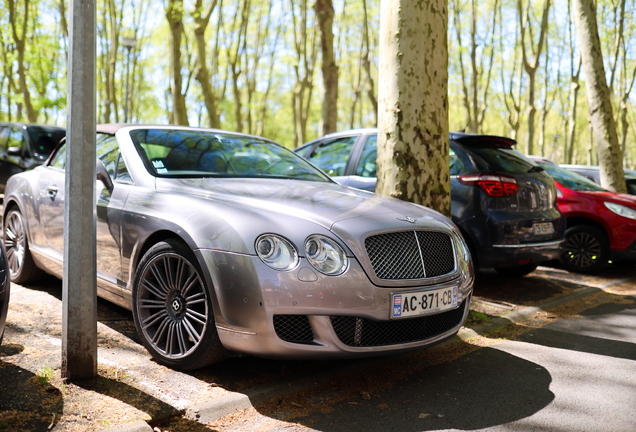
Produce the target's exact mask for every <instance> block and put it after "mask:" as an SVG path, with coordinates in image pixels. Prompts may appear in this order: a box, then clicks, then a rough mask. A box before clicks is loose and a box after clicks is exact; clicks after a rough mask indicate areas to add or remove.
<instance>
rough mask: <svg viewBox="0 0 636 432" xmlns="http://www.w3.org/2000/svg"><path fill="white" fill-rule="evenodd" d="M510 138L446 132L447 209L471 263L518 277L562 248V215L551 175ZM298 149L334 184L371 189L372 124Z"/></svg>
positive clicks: (373, 179) (374, 144)
mask: <svg viewBox="0 0 636 432" xmlns="http://www.w3.org/2000/svg"><path fill="white" fill-rule="evenodd" d="M515 144H516V142H515V141H514V140H512V139H509V138H504V137H497V136H486V135H470V134H463V133H451V134H450V174H451V212H452V219H453V222H455V224H456V225H457V226H458V227H459V229H460V231H461V232H462V234H463V236H464V238H465V239H466V242H467V243H468V245H469V247H470V250H471V253H472V256H473V260H474V261H475V264H476V268H477V267H482V268H494V269H495V270H497V271H498V272H500V273H502V274H506V275H511V276H524V275H526V274H528V273H530V272H532V271H534V269H536V267H537V266H538V265H539V263H541V262H545V261H548V260H551V259H556V258H558V257H559V255H560V254H561V252H562V249H561V248H562V245H563V241H564V240H563V239H564V237H563V236H564V232H565V219H564V218H563V215H562V214H561V213H560V212H559V210H558V208H557V206H556V188H555V186H554V181H553V180H552V178H551V177H550V176H548V175H547V174H546V173H544V172H543V168H541V167H538V166H537V165H535V164H534V163H533V162H531V161H530V160H529V159H527V158H526V157H525V156H523V155H522V154H521V153H519V152H518V151H517V150H515V149H514V148H513V146H514V145H515ZM296 152H297V153H298V154H300V155H301V156H303V157H305V158H306V159H308V160H309V161H310V162H312V163H313V164H315V165H316V166H318V167H319V168H321V169H322V170H323V171H325V172H327V173H328V174H329V175H330V176H332V178H333V179H334V180H336V181H337V182H339V183H341V184H344V185H347V186H351V187H355V188H358V189H364V190H368V191H371V192H373V191H374V190H375V184H376V155H377V130H376V129H358V130H353V131H347V132H339V133H336V134H331V135H327V136H324V137H322V138H319V139H317V140H315V141H312V142H309V143H307V144H304V145H303V146H301V147H299V148H298V149H296Z"/></svg>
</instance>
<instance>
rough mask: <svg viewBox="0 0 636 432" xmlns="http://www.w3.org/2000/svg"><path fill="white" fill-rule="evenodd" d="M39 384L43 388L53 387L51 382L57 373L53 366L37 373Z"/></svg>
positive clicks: (45, 367)
mask: <svg viewBox="0 0 636 432" xmlns="http://www.w3.org/2000/svg"><path fill="white" fill-rule="evenodd" d="M36 375H37V377H38V382H39V383H40V385H41V386H43V387H48V386H50V385H51V380H52V379H53V377H54V376H55V371H54V370H53V368H52V367H51V366H48V365H47V366H44V368H43V369H40V370H39V371H38V372H37V374H36Z"/></svg>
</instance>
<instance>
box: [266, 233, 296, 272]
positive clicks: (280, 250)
mask: <svg viewBox="0 0 636 432" xmlns="http://www.w3.org/2000/svg"><path fill="white" fill-rule="evenodd" d="M256 253H257V254H258V257H259V258H260V259H261V261H263V262H264V263H265V264H267V265H268V266H270V267H271V268H273V269H275V270H291V269H293V268H295V267H296V266H297V265H298V252H297V251H296V248H295V247H294V245H292V244H291V242H289V241H288V240H287V239H284V238H283V237H280V236H277V235H274V234H263V235H262V236H260V237H259V238H257V239H256Z"/></svg>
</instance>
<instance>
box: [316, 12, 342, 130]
mask: <svg viewBox="0 0 636 432" xmlns="http://www.w3.org/2000/svg"><path fill="white" fill-rule="evenodd" d="M314 12H315V14H316V17H317V18H318V28H319V29H320V49H321V52H322V83H323V94H322V130H321V131H320V132H319V134H320V135H326V134H330V133H333V132H335V131H336V130H337V129H338V66H337V65H336V57H335V55H334V49H333V17H334V13H335V12H334V10H333V3H332V1H331V0H316V2H315V3H314Z"/></svg>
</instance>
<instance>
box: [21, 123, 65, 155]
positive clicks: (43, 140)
mask: <svg viewBox="0 0 636 432" xmlns="http://www.w3.org/2000/svg"><path fill="white" fill-rule="evenodd" d="M27 131H28V133H29V137H30V138H31V143H32V144H33V151H34V152H35V153H36V154H37V155H38V156H41V157H42V158H44V159H46V158H47V157H49V155H50V154H51V152H52V151H53V150H55V147H57V145H58V144H59V143H60V141H61V140H62V138H64V137H65V136H66V131H65V130H64V129H58V128H50V127H44V126H29V127H27Z"/></svg>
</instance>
